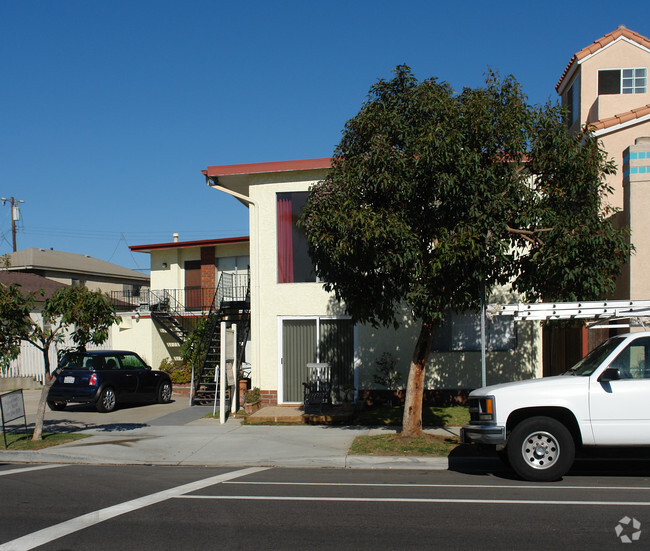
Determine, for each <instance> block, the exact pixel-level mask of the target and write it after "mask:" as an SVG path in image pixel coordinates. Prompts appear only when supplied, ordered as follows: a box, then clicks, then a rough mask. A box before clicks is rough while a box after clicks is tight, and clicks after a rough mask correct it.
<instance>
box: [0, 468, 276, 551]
mask: <svg viewBox="0 0 650 551" xmlns="http://www.w3.org/2000/svg"><path fill="white" fill-rule="evenodd" d="M267 468H268V467H250V468H248V469H241V470H239V471H232V472H229V473H225V474H220V475H217V476H212V477H210V478H204V479H202V480H197V481H196V482H190V483H189V484H183V485H182V486H177V487H176V488H170V489H169V490H163V491H162V492H157V493H155V494H151V495H148V496H143V497H139V498H137V499H133V500H131V501H126V502H124V503H119V504H117V505H113V506H112V507H106V508H105V509H100V510H99V511H93V512H92V513H88V514H85V515H81V516H80V517H77V518H73V519H70V520H66V521H65V522H61V523H60V524H55V525H54V526H50V527H49V528H44V529H43V530H39V531H37V532H33V533H32V534H28V535H26V536H23V537H21V538H17V539H15V540H12V541H8V542H6V543H4V544H2V545H0V551H23V550H25V551H26V550H28V549H34V547H38V546H39V545H45V544H46V543H49V542H51V541H53V540H55V539H58V538H62V537H64V536H67V535H69V534H72V533H73V532H77V531H79V530H83V529H84V528H88V527H89V526H93V525H95V524H99V523H100V522H104V521H106V520H109V519H112V518H114V517H117V516H119V515H123V514H124V513H129V512H131V511H135V510H137V509H142V508H143V507H148V506H149V505H154V504H156V503H160V502H161V501H166V500H168V499H171V498H174V497H180V496H181V495H182V494H186V493H189V492H195V491H197V490H201V489H203V488H206V487H208V486H213V485H214V484H219V483H221V482H224V481H226V480H232V479H233V478H237V477H240V476H246V475H249V474H253V473H257V472H260V471H264V470H266V469H267Z"/></svg>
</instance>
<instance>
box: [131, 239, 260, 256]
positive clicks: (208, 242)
mask: <svg viewBox="0 0 650 551" xmlns="http://www.w3.org/2000/svg"><path fill="white" fill-rule="evenodd" d="M249 241H250V237H249V236H247V235H246V236H243V237H224V238H223V239H203V240H200V241H172V242H171V243H154V244H152V245H131V246H130V247H129V249H131V250H132V251H135V252H139V253H146V252H149V251H157V250H161V249H185V248H189V247H215V246H217V245H230V244H236V243H248V242H249Z"/></svg>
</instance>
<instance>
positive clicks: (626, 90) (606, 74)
mask: <svg viewBox="0 0 650 551" xmlns="http://www.w3.org/2000/svg"><path fill="white" fill-rule="evenodd" d="M647 90H648V69H647V68H646V67H637V68H631V69H606V70H603V71H598V95H599V96H603V95H608V94H645V93H646V91H647Z"/></svg>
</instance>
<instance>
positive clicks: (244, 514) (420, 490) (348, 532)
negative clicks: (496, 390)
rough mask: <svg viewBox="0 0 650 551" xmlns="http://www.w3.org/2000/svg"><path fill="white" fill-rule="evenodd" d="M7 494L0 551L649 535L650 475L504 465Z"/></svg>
mask: <svg viewBox="0 0 650 551" xmlns="http://www.w3.org/2000/svg"><path fill="white" fill-rule="evenodd" d="M0 495H1V496H2V510H1V511H2V512H1V513H0V542H1V543H0V550H8V549H12V550H18V549H33V548H39V549H52V550H54V549H57V550H61V549H84V550H89V549H106V550H115V549H125V550H129V549H138V550H143V549H160V550H164V549H170V550H171V549H174V550H176V549H216V548H225V549H250V548H255V549H298V548H303V549H304V548H309V549H336V548H339V549H341V548H342V549H405V548H406V549H425V548H432V549H433V548H435V549H521V548H525V547H533V546H534V547H541V548H543V549H565V548H573V549H587V548H589V549H611V548H612V547H615V546H618V545H621V544H622V539H623V540H625V538H626V537H627V538H629V541H630V542H631V544H632V545H636V546H637V547H639V548H641V547H646V546H647V543H646V542H647V538H649V537H650V533H646V531H650V484H649V480H648V477H647V476H644V475H643V474H639V475H636V476H634V475H630V473H629V472H628V471H626V470H625V469H621V470H618V471H614V472H613V473H611V474H607V475H604V474H603V473H602V472H600V471H598V470H597V471H596V472H591V471H588V470H585V471H584V472H580V471H577V472H576V471H574V472H572V473H571V474H570V476H567V477H565V478H564V480H562V481H561V482H556V483H550V484H548V483H547V484H533V483H529V482H523V481H520V480H517V479H515V478H514V477H513V476H512V475H511V474H509V472H508V471H506V470H504V471H502V472H495V473H492V474H487V473H484V472H467V473H462V472H453V471H431V470H363V469H307V468H297V469H290V468H267V467H248V468H247V467H241V468H232V467H228V468H216V467H188V466H184V467H169V466H167V467H164V466H97V465H56V464H50V465H34V464H32V465H28V464H9V463H5V464H2V465H0ZM637 538H638V539H637ZM39 546H40V547H39ZM633 548H634V547H633Z"/></svg>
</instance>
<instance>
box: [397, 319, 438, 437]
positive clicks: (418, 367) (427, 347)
mask: <svg viewBox="0 0 650 551" xmlns="http://www.w3.org/2000/svg"><path fill="white" fill-rule="evenodd" d="M434 333H435V327H434V325H433V323H432V321H431V320H429V321H423V322H422V327H421V329H420V335H419V336H418V341H417V343H416V345H415V350H414V351H413V357H412V358H411V368H410V369H409V378H408V382H407V384H406V399H405V402H404V418H403V419H402V432H401V433H400V436H402V437H405V438H406V437H411V436H418V435H420V434H422V401H423V399H424V378H425V374H426V369H427V362H428V361H429V352H430V351H431V345H432V343H433V335H434Z"/></svg>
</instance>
